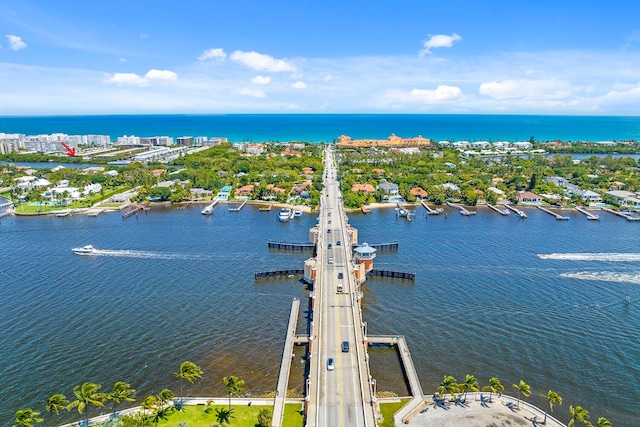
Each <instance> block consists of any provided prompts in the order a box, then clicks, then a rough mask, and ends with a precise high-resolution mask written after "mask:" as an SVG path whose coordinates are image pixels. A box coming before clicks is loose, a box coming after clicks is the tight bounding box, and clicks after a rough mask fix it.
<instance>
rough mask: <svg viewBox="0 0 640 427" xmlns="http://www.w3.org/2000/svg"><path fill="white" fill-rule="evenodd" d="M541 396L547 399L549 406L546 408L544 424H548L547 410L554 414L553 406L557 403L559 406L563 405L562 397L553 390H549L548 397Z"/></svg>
mask: <svg viewBox="0 0 640 427" xmlns="http://www.w3.org/2000/svg"><path fill="white" fill-rule="evenodd" d="M540 396H542V397H544V398H545V399H547V406H546V407H545V408H544V421H542V424H546V423H547V408H549V412H553V404H554V403H557V404H558V405H562V396H560V395H559V394H558V393H556V392H555V391H553V390H549V391H548V392H547V394H546V395H544V394H541V395H540Z"/></svg>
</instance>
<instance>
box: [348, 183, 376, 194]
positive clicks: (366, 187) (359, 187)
mask: <svg viewBox="0 0 640 427" xmlns="http://www.w3.org/2000/svg"><path fill="white" fill-rule="evenodd" d="M351 191H352V192H354V193H357V192H358V191H364V192H365V193H369V194H375V193H376V189H375V187H374V186H373V185H371V184H353V187H351Z"/></svg>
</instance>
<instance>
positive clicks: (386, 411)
mask: <svg viewBox="0 0 640 427" xmlns="http://www.w3.org/2000/svg"><path fill="white" fill-rule="evenodd" d="M408 401H409V399H402V401H401V402H397V403H381V404H380V412H381V413H382V417H383V418H384V421H383V422H382V423H381V424H378V426H380V427H394V425H393V414H395V413H396V412H398V409H400V408H402V407H403V406H404V404H405V403H407V402H408Z"/></svg>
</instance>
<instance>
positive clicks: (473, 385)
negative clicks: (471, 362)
mask: <svg viewBox="0 0 640 427" xmlns="http://www.w3.org/2000/svg"><path fill="white" fill-rule="evenodd" d="M458 386H459V387H460V388H463V389H464V400H467V392H468V391H469V390H471V391H478V390H479V387H480V384H478V380H477V379H476V377H475V376H473V375H471V374H467V375H466V376H465V377H464V382H463V383H462V384H458Z"/></svg>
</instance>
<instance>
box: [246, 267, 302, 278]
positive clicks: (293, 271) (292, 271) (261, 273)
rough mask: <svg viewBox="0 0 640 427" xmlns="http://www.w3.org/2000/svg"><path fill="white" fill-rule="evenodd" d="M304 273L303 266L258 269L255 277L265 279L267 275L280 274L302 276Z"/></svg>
mask: <svg viewBox="0 0 640 427" xmlns="http://www.w3.org/2000/svg"><path fill="white" fill-rule="evenodd" d="M303 274H304V269H303V268H279V269H273V270H256V271H254V273H253V277H254V279H265V278H267V277H278V276H302V275H303Z"/></svg>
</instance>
